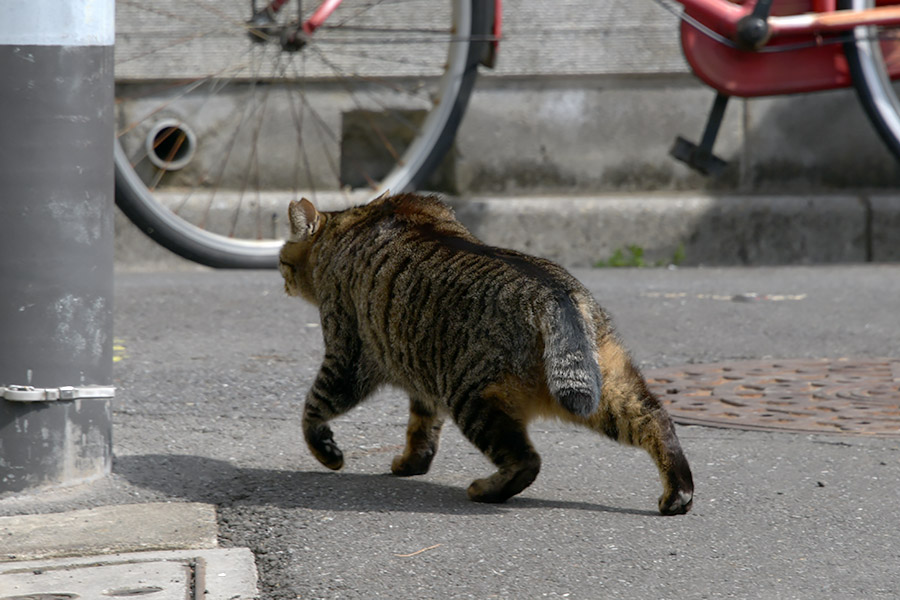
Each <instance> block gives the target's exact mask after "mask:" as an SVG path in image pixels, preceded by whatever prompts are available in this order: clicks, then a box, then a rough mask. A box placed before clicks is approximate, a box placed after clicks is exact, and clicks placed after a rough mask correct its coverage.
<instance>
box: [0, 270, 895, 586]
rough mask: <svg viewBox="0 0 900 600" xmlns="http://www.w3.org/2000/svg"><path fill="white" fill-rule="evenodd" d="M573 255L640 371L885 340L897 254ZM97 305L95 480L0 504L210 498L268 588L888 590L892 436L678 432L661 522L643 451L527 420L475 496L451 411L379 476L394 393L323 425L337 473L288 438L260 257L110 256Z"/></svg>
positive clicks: (476, 459)
mask: <svg viewBox="0 0 900 600" xmlns="http://www.w3.org/2000/svg"><path fill="white" fill-rule="evenodd" d="M575 274H576V275H577V276H578V277H579V278H581V279H582V280H583V281H584V282H585V283H586V284H587V285H588V287H590V289H591V290H593V291H594V293H595V294H596V296H597V297H598V299H599V300H600V301H601V303H602V304H604V305H605V306H606V308H607V309H608V310H609V311H610V312H611V313H612V315H613V318H614V319H615V322H616V323H617V325H618V328H619V331H620V333H621V335H622V337H623V338H624V340H625V342H626V345H627V346H628V347H630V348H631V349H632V352H633V354H634V356H635V357H636V359H637V360H638V362H639V363H640V364H641V365H642V367H644V368H647V369H651V368H654V367H663V366H671V365H680V364H684V363H690V362H700V363H706V362H714V361H723V360H741V359H754V358H764V357H773V358H802V357H852V358H864V357H884V356H893V357H896V356H900V327H898V324H900V317H898V309H900V266H847V267H811V268H760V269H678V270H663V269H644V270H577V271H575ZM753 294H756V296H754V295H753ZM116 303H117V304H116V333H115V335H116V339H117V345H118V346H119V349H118V351H117V355H118V357H119V360H118V362H117V363H116V365H115V377H116V381H115V384H116V386H117V387H118V393H117V398H116V401H115V430H114V444H115V453H116V460H115V466H114V475H113V476H112V477H111V478H109V480H107V481H104V482H101V483H99V484H95V485H92V486H90V487H89V488H87V489H85V488H78V489H73V490H67V491H61V492H54V493H50V494H45V495H42V496H38V497H30V498H28V499H27V500H22V501H21V502H16V501H5V502H3V503H0V513H5V514H14V513H16V512H22V511H23V510H27V511H29V512H40V511H51V510H53V511H56V510H62V509H69V508H82V507H86V506H95V505H103V504H111V503H125V502H144V501H160V500H171V501H200V502H210V503H214V504H216V505H217V507H218V511H219V526H220V537H221V543H222V545H225V546H228V545H234V546H247V547H250V548H251V549H252V550H253V551H254V553H255V555H256V559H257V566H258V568H259V571H260V576H261V581H260V587H261V590H262V592H263V594H264V597H265V598H266V599H273V600H274V599H278V600H282V599H297V598H303V599H307V598H360V599H363V598H365V599H371V598H392V599H419V598H441V599H443V598H610V599H612V598H628V599H630V600H634V599H644V598H646V599H661V598H679V599H683V598H765V599H776V598H816V599H823V598H840V599H846V598H898V597H900V518H898V514H897V506H898V501H900V436H898V437H893V438H883V439H872V438H863V437H849V436H829V435H798V434H789V433H766V432H745V431H737V430H724V429H714V428H704V427H684V426H682V427H679V436H680V438H681V440H682V443H683V445H684V447H685V451H686V453H687V456H688V459H689V460H690V461H691V464H692V467H693V471H694V480H695V483H696V495H695V500H694V509H693V511H692V512H691V513H690V514H689V515H687V516H683V517H669V518H665V517H660V516H658V515H657V513H656V498H657V496H658V495H659V492H660V484H659V482H658V479H657V476H656V473H655V468H654V467H653V465H652V463H651V461H650V460H649V458H648V457H647V456H646V455H644V454H643V453H642V452H640V451H637V450H634V449H630V448H625V447H622V446H618V445H616V444H614V443H612V442H610V441H608V440H605V439H601V438H599V437H597V436H596V435H593V434H591V433H589V432H586V431H581V430H576V429H573V428H570V427H568V426H564V425H560V424H557V423H553V422H546V423H540V424H537V426H535V427H534V428H533V429H532V438H533V441H534V442H535V444H536V446H537V448H538V450H539V452H540V453H541V455H542V457H543V467H542V471H541V474H540V475H539V477H538V479H537V481H536V482H535V483H534V484H533V485H532V486H531V487H529V488H528V489H527V490H526V491H525V492H524V493H523V494H521V495H520V496H518V497H516V498H514V499H513V500H511V501H510V502H508V503H507V504H505V505H501V506H486V505H479V504H474V503H471V502H468V501H467V500H466V494H465V488H466V486H467V485H468V483H469V482H470V481H471V480H472V479H474V478H476V477H481V476H484V475H485V474H487V473H488V472H489V471H491V468H490V467H489V466H488V464H487V462H486V461H485V459H483V458H482V457H481V455H480V453H478V452H477V451H476V450H475V449H474V448H473V447H471V446H470V445H469V444H468V442H466V441H465V440H464V439H463V438H462V437H461V435H460V434H459V433H458V431H457V430H456V428H455V427H454V426H452V424H449V423H448V426H447V427H446V428H445V431H444V435H443V438H442V445H441V449H440V451H439V453H438V456H437V458H436V459H435V462H434V465H433V467H432V469H431V471H430V472H429V473H428V474H427V475H425V476H421V477H417V478H413V479H398V478H394V477H392V476H391V475H389V467H390V461H391V458H392V457H393V455H394V454H395V453H396V452H397V451H398V450H399V449H400V447H401V444H402V443H403V435H404V429H405V423H406V415H405V412H406V401H405V398H403V397H402V395H401V394H399V393H398V392H396V391H392V390H386V391H384V392H381V393H379V394H378V395H377V396H376V397H374V398H372V399H371V400H370V401H369V402H368V403H366V404H364V405H363V406H361V407H360V408H358V409H357V410H356V411H354V412H352V413H350V414H349V415H347V416H346V417H344V418H342V419H340V420H339V421H337V422H336V424H335V433H336V439H337V441H338V443H339V444H340V445H341V446H342V448H343V449H344V452H345V456H346V458H347V461H346V466H345V467H344V470H343V471H342V472H340V473H332V472H328V471H327V470H326V469H325V468H323V467H321V466H320V465H319V464H318V463H317V462H316V461H315V460H314V459H313V458H312V457H311V456H310V455H309V453H308V451H307V449H306V447H305V445H304V443H303V440H302V437H301V435H300V414H301V402H302V399H303V396H304V394H305V392H306V389H307V388H308V386H309V385H310V383H311V380H312V377H313V375H314V373H315V371H316V370H317V368H318V365H319V362H320V360H321V356H322V343H321V334H320V331H319V328H318V318H317V313H316V311H315V310H314V309H313V308H312V307H310V306H308V305H306V304H304V303H303V302H302V301H299V300H296V299H290V298H287V297H285V296H284V295H283V293H282V289H281V283H280V278H279V276H278V275H277V274H276V273H274V272H272V273H270V272H250V273H247V272H205V271H201V272H187V273H157V274H153V273H120V274H118V275H117V284H116Z"/></svg>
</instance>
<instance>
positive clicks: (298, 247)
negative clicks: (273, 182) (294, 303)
mask: <svg viewBox="0 0 900 600" xmlns="http://www.w3.org/2000/svg"><path fill="white" fill-rule="evenodd" d="M288 221H289V222H290V224H291V235H290V237H289V238H288V239H287V241H286V242H285V243H284V246H282V248H281V254H280V255H279V257H278V267H279V269H280V270H281V276H282V277H284V291H285V292H287V294H288V295H289V296H302V297H303V298H305V299H306V300H309V301H310V302H313V303H316V296H315V289H314V288H313V284H312V279H311V271H312V269H311V267H312V265H311V264H310V251H311V249H312V245H313V243H314V241H315V239H316V237H318V234H319V232H320V231H321V228H322V225H323V224H324V222H325V215H323V214H322V213H320V212H319V211H317V210H316V207H315V206H313V203H312V202H310V201H309V200H307V199H306V198H303V199H302V200H300V202H297V201H296V200H291V204H290V206H289V207H288Z"/></svg>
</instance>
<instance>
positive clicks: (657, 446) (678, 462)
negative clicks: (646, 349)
mask: <svg viewBox="0 0 900 600" xmlns="http://www.w3.org/2000/svg"><path fill="white" fill-rule="evenodd" d="M598 355H599V363H600V368H601V371H602V374H603V388H602V398H601V400H600V406H599V407H598V409H597V410H596V411H595V412H594V413H593V414H592V415H590V416H589V417H588V418H587V419H585V422H586V424H587V425H588V426H590V427H591V428H592V429H594V430H596V431H598V432H600V433H603V434H605V435H607V436H609V437H611V438H612V439H614V440H616V441H618V442H621V443H623V444H628V445H632V446H638V447H640V448H643V449H644V450H646V451H647V453H649V454H650V456H651V458H653V461H654V462H655V463H656V467H657V469H658V470H659V475H660V479H661V480H662V484H663V493H662V495H661V496H660V498H659V512H660V513H662V514H664V515H678V514H684V513H686V512H688V511H689V510H690V509H691V505H692V503H693V497H694V481H693V476H692V475H691V468H690V466H689V465H688V461H687V459H686V458H685V456H684V452H683V451H682V449H681V443H680V442H679V441H678V436H677V435H676V434H675V426H674V424H673V423H672V419H671V418H670V417H669V415H668V413H667V412H666V410H665V408H664V407H663V406H662V405H661V404H660V402H659V400H658V399H657V398H656V396H654V395H653V393H652V392H651V391H650V390H649V389H648V388H647V384H646V382H645V380H644V378H643V376H642V375H641V374H640V372H639V371H638V369H637V368H636V367H635V366H634V364H633V363H632V361H631V358H630V357H629V356H628V354H627V352H626V351H625V350H624V349H623V348H622V347H621V345H620V344H619V343H618V341H617V340H615V339H614V337H613V336H607V337H605V338H604V339H601V340H600V342H599V344H598Z"/></svg>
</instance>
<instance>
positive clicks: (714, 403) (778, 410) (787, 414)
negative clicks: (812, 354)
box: [646, 358, 900, 436]
mask: <svg viewBox="0 0 900 600" xmlns="http://www.w3.org/2000/svg"><path fill="white" fill-rule="evenodd" d="M646 375H647V382H648V383H649V384H650V388H651V389H652V390H653V391H654V392H655V393H656V394H657V395H658V396H659V398H660V400H661V401H662V402H663V403H664V404H665V405H666V408H667V409H668V410H669V413H670V414H671V415H672V418H673V419H674V420H675V421H676V422H677V423H683V424H686V425H708V426H712V427H732V428H737V429H758V430H766V431H793V432H801V433H842V434H850V435H868V436H900V359H896V358H883V359H868V360H851V359H844V358H841V359H820V360H809V359H807V360H757V361H741V362H728V363H714V364H706V365H687V366H681V367H671V368H666V369H654V370H648V371H647V373H646Z"/></svg>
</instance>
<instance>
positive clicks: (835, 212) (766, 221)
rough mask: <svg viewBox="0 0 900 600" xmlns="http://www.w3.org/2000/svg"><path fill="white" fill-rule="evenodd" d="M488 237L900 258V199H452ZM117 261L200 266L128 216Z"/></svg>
mask: <svg viewBox="0 0 900 600" xmlns="http://www.w3.org/2000/svg"><path fill="white" fill-rule="evenodd" d="M449 202H450V203H451V204H452V205H453V206H454V208H455V209H456V212H457V215H458V217H459V218H460V220H461V221H462V222H463V223H464V224H466V226H467V227H469V228H470V229H471V230H472V232H473V233H474V234H475V235H476V236H478V237H479V238H481V239H482V240H484V241H485V242H487V243H489V244H493V245H497V246H502V247H508V248H515V249H518V250H522V251H525V252H529V253H532V254H537V255H540V256H545V257H547V258H550V259H552V260H555V261H557V262H560V263H562V264H563V265H566V266H568V267H586V266H594V265H595V264H597V263H598V262H599V261H604V260H608V259H609V258H610V257H611V256H613V254H614V253H616V251H617V250H618V251H625V254H626V257H627V256H628V248H629V247H635V248H640V249H641V250H642V252H643V259H644V261H645V262H646V263H647V264H668V263H670V262H673V260H674V259H676V258H680V260H678V261H677V262H679V263H680V264H684V265H710V266H712V265H722V266H725V265H786V264H833V263H853V262H891V261H898V260H900V195H888V194H878V195H867V194H863V193H858V194H842V195H808V196H787V195H785V196H778V195H709V194H701V193H678V194H674V193H666V194H662V193H660V194H609V195H600V196H571V195H559V196H550V195H543V196H532V197H515V198H511V197H478V198H451V199H449ZM116 266H117V267H118V268H120V269H128V270H156V269H192V268H197V267H196V265H193V264H192V263H190V262H188V261H185V260H183V259H181V258H179V257H177V256H174V255H172V254H171V253H169V252H168V251H166V250H164V249H162V248H160V247H158V246H156V245H155V244H154V243H153V242H151V241H150V240H149V239H147V238H146V236H144V235H143V234H142V233H140V231H138V230H137V229H136V228H135V227H134V226H132V225H131V224H130V223H129V222H128V221H127V219H125V217H124V216H122V215H121V213H119V214H117V219H116Z"/></svg>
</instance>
